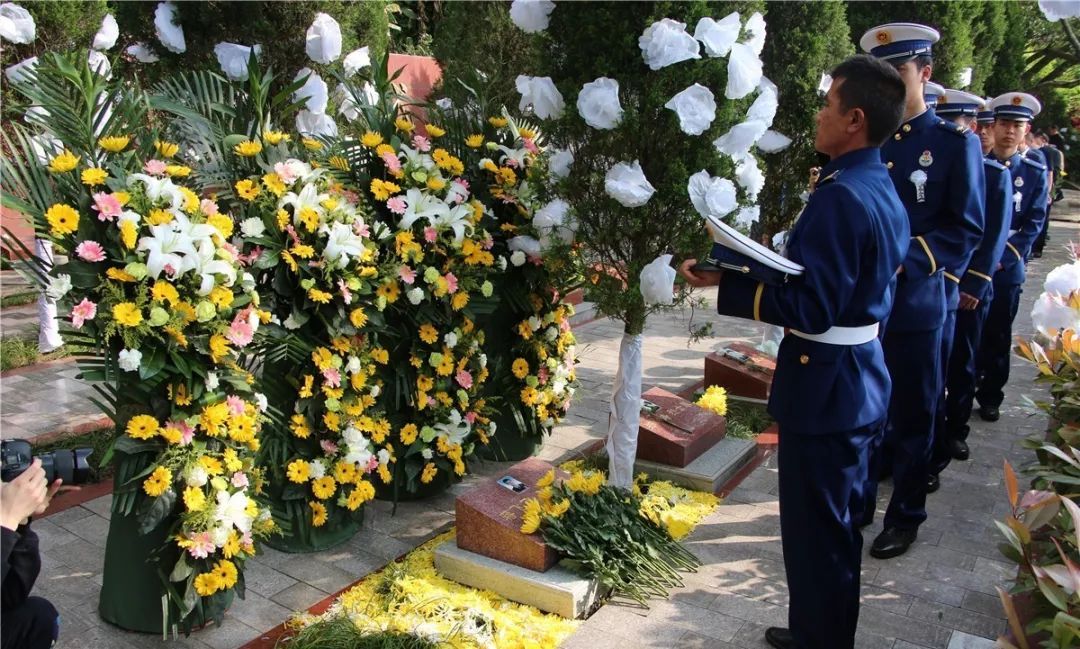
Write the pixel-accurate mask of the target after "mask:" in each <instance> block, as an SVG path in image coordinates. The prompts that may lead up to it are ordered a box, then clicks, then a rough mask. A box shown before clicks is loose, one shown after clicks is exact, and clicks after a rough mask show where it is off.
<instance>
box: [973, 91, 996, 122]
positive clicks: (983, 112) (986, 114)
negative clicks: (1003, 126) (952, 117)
mask: <svg viewBox="0 0 1080 649" xmlns="http://www.w3.org/2000/svg"><path fill="white" fill-rule="evenodd" d="M992 101H994V100H993V99H991V98H990V97H987V98H986V99H983V100H982V105H981V108H979V113H978V114H977V115H976V116H975V121H976V122H978V123H980V124H993V123H994V111H992V110H990V102H992Z"/></svg>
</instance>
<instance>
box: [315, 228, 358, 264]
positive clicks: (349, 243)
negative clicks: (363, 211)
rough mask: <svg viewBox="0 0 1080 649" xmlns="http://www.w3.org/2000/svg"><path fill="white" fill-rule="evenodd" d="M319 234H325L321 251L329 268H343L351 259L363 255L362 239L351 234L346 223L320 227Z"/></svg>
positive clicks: (351, 231) (350, 229)
mask: <svg viewBox="0 0 1080 649" xmlns="http://www.w3.org/2000/svg"><path fill="white" fill-rule="evenodd" d="M320 232H322V233H324V234H327V235H328V236H327V237H326V247H325V248H324V249H323V258H324V259H326V261H327V262H329V263H330V266H332V267H334V266H336V267H338V268H345V267H346V266H348V265H349V262H350V260H351V259H355V258H357V257H359V256H360V255H362V254H364V239H363V238H362V237H360V236H359V235H357V234H356V233H355V232H353V229H352V226H351V225H349V224H347V223H334V224H332V225H330V226H329V227H328V226H325V225H324V226H322V228H320Z"/></svg>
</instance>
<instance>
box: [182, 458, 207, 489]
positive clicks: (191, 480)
mask: <svg viewBox="0 0 1080 649" xmlns="http://www.w3.org/2000/svg"><path fill="white" fill-rule="evenodd" d="M209 480H210V475H209V474H208V473H207V472H206V467H204V466H203V465H202V464H199V463H197V462H193V463H192V464H191V465H190V466H189V467H188V468H187V469H185V470H184V482H185V483H187V485H188V486H189V487H202V486H204V485H205V484H206V483H207V481H209Z"/></svg>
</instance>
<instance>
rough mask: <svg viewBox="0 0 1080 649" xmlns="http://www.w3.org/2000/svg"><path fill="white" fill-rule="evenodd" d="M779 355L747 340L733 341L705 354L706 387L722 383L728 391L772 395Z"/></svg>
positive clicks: (740, 394) (756, 396)
mask: <svg viewBox="0 0 1080 649" xmlns="http://www.w3.org/2000/svg"><path fill="white" fill-rule="evenodd" d="M775 371H776V359H775V358H774V357H772V356H769V355H768V354H766V353H764V352H762V351H760V350H758V349H755V348H754V347H753V346H751V345H747V344H746V343H731V344H730V345H728V346H727V348H725V349H723V350H721V351H719V352H713V353H711V354H709V355H708V356H706V357H705V387H709V386H711V385H719V386H720V387H722V388H724V389H725V390H727V392H728V394H730V395H733V396H737V397H745V398H748V399H762V400H766V399H768V398H769V391H770V389H771V388H772V378H773V372H775Z"/></svg>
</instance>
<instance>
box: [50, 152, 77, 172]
mask: <svg viewBox="0 0 1080 649" xmlns="http://www.w3.org/2000/svg"><path fill="white" fill-rule="evenodd" d="M78 164H79V156H77V155H75V154H74V153H72V152H71V151H68V150H67V149H64V151H63V153H60V154H58V155H57V156H56V157H55V158H53V159H52V160H50V161H49V171H51V172H53V173H58V174H59V173H67V172H68V171H71V170H72V169H74V168H75V167H76V166H77V165H78Z"/></svg>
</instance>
